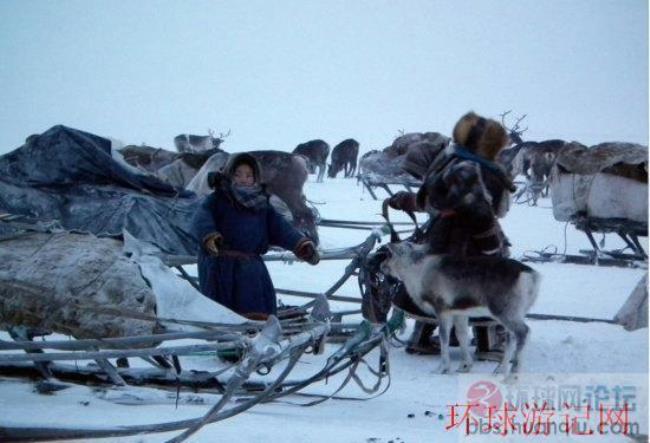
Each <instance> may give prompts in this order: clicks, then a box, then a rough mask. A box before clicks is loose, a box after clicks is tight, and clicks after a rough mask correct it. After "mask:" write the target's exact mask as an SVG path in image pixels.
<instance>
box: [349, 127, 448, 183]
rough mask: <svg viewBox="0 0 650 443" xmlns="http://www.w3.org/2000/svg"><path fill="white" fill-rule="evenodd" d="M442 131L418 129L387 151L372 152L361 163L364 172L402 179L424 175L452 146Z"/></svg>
mask: <svg viewBox="0 0 650 443" xmlns="http://www.w3.org/2000/svg"><path fill="white" fill-rule="evenodd" d="M449 142H450V139H449V137H447V136H444V135H442V134H440V133H438V132H425V133H421V132H414V133H410V134H404V135H402V136H400V137H398V138H396V139H395V140H394V141H393V143H392V144H391V145H390V146H389V147H387V148H385V149H384V150H383V151H374V152H373V151H371V152H369V153H367V154H365V155H364V156H363V157H362V158H361V161H360V162H359V165H360V168H361V171H362V173H363V174H366V175H372V176H374V177H375V178H377V179H378V181H380V180H379V178H384V181H386V180H390V181H399V180H409V179H412V178H413V177H416V178H422V177H424V175H426V172H427V169H428V167H429V166H430V165H431V163H432V162H433V160H434V159H435V158H436V157H437V156H438V155H439V154H440V153H441V152H442V151H443V150H444V149H445V148H446V147H447V146H448V145H449Z"/></svg>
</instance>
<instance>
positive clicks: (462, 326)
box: [381, 242, 540, 375]
mask: <svg viewBox="0 0 650 443" xmlns="http://www.w3.org/2000/svg"><path fill="white" fill-rule="evenodd" d="M387 249H388V251H389V256H388V259H387V260H385V261H384V262H383V263H382V264H381V270H382V272H384V273H385V274H387V275H390V276H392V277H395V278H399V279H400V280H401V281H402V282H404V285H405V286H406V291H407V292H408V294H409V296H410V297H411V299H412V300H413V302H414V303H415V304H416V305H417V306H418V307H419V308H420V309H421V310H422V311H424V312H426V313H428V314H432V315H435V316H436V318H437V319H438V322H439V326H440V345H441V357H442V362H441V365H440V372H441V373H443V374H445V373H448V372H449V370H450V359H449V334H450V331H451V326H452V324H453V325H454V326H455V327H456V336H457V337H458V341H459V342H460V346H461V350H462V352H463V359H464V362H463V364H462V365H461V366H460V367H459V368H458V372H469V371H470V369H471V367H472V364H473V359H472V355H471V353H470V351H469V344H468V341H469V340H468V317H469V316H485V315H487V316H490V317H492V318H494V319H495V320H497V321H498V322H499V323H501V324H502V325H503V326H504V327H505V328H506V330H507V331H508V346H507V348H506V350H505V352H504V353H503V359H502V360H501V363H500V364H499V366H498V367H497V369H496V371H495V372H497V373H503V374H505V375H508V374H509V373H510V372H513V373H515V372H517V371H518V370H519V363H520V359H521V351H522V349H523V347H524V345H525V343H526V337H527V336H528V331H529V328H528V326H527V325H526V323H525V321H524V317H525V315H526V313H527V312H528V311H529V310H530V308H531V306H532V305H533V303H534V302H535V299H536V298H537V293H538V287H539V279H540V277H539V274H538V273H537V272H535V271H534V270H533V269H532V268H530V267H528V266H526V265H524V264H523V263H520V262H518V261H516V260H512V259H508V258H503V257H488V256H484V257H457V256H453V255H448V254H442V255H432V254H428V245H416V244H413V243H410V242H402V243H391V244H388V245H387ZM510 364H512V367H510Z"/></svg>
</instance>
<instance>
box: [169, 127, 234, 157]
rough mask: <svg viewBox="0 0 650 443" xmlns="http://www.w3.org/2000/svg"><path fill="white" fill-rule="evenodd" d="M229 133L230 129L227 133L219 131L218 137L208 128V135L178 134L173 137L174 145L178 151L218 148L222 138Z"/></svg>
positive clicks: (199, 150)
mask: <svg viewBox="0 0 650 443" xmlns="http://www.w3.org/2000/svg"><path fill="white" fill-rule="evenodd" d="M229 135H230V130H228V132H227V133H225V134H224V133H223V132H221V133H219V137H215V136H214V131H213V130H212V129H208V135H193V134H180V135H177V136H176V137H174V145H175V146H176V150H177V151H178V152H201V151H208V150H211V149H219V146H220V145H221V143H223V141H224V139H225V138H226V137H228V136H229Z"/></svg>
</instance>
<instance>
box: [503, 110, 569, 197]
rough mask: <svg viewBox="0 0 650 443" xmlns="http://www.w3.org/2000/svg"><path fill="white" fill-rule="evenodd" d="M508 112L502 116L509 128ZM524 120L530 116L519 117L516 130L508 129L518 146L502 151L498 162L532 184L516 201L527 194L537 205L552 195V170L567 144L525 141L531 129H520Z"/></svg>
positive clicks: (562, 141)
mask: <svg viewBox="0 0 650 443" xmlns="http://www.w3.org/2000/svg"><path fill="white" fill-rule="evenodd" d="M508 113H510V111H506V112H504V113H502V114H500V115H501V122H502V124H503V125H504V127H506V128H507V126H506V125H505V117H506V115H508ZM524 118H526V114H524V115H523V116H521V117H519V118H518V119H517V121H516V122H515V124H514V125H513V126H512V128H508V133H509V134H508V135H509V137H510V140H511V141H512V142H513V143H515V144H514V146H512V147H510V148H508V149H504V150H503V151H501V153H500V154H499V157H498V159H497V160H498V161H499V163H501V164H502V165H503V166H504V167H505V168H506V170H507V171H508V172H509V173H510V175H511V176H512V177H515V176H517V175H520V174H522V175H524V177H526V180H527V181H528V184H527V186H526V187H525V188H522V190H521V191H520V192H519V194H518V195H516V196H515V198H518V197H520V196H521V194H523V193H524V192H527V193H528V196H529V199H528V201H529V202H530V204H531V205H532V206H537V200H538V199H539V197H540V196H543V197H547V196H548V193H549V177H550V175H551V169H552V168H553V165H554V164H555V160H556V158H557V155H558V154H559V152H560V150H561V149H562V148H564V146H566V142H565V141H564V140H558V139H553V140H543V141H541V142H535V141H523V139H522V138H521V136H522V134H523V133H524V132H525V131H526V130H527V129H528V127H526V128H525V129H520V127H519V123H521V121H522V120H523V119H524Z"/></svg>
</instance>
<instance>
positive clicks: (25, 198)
mask: <svg viewBox="0 0 650 443" xmlns="http://www.w3.org/2000/svg"><path fill="white" fill-rule="evenodd" d="M197 205H198V198H197V197H196V195H195V194H194V193H193V192H190V191H186V190H182V189H179V188H174V187H173V186H171V185H169V184H167V183H165V182H163V181H161V180H160V179H158V178H157V177H155V176H153V175H151V174H148V173H146V172H144V171H140V170H138V169H137V168H135V167H132V166H130V165H129V164H127V163H126V162H125V161H124V159H123V158H122V157H121V155H120V154H119V153H118V152H113V151H112V150H111V142H110V141H109V140H108V139H105V138H102V137H99V136H97V135H94V134H90V133H87V132H83V131H80V130H77V129H73V128H69V127H66V126H61V125H59V126H54V127H52V128H50V129H49V130H48V131H46V132H44V133H43V134H41V135H39V136H37V137H33V138H30V142H29V143H26V144H25V145H23V146H21V147H20V148H18V149H16V150H14V151H12V152H10V153H8V154H5V155H3V156H1V157H0V213H2V212H4V213H10V214H19V215H24V216H28V217H30V218H35V219H39V220H48V221H51V220H56V221H58V222H59V223H60V224H61V226H62V227H63V228H65V229H67V230H74V231H81V232H89V233H93V234H95V235H98V236H121V235H122V232H123V231H124V230H125V229H127V230H128V231H129V232H131V234H133V235H134V236H135V237H136V238H138V239H141V240H145V241H147V242H150V243H153V244H155V245H156V246H158V247H159V248H160V249H161V250H163V251H165V252H167V253H170V254H178V255H194V254H196V251H197V243H196V241H195V240H194V238H193V237H192V236H191V234H190V232H191V231H190V222H191V219H192V214H193V213H194V211H195V209H196V207H197Z"/></svg>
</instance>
